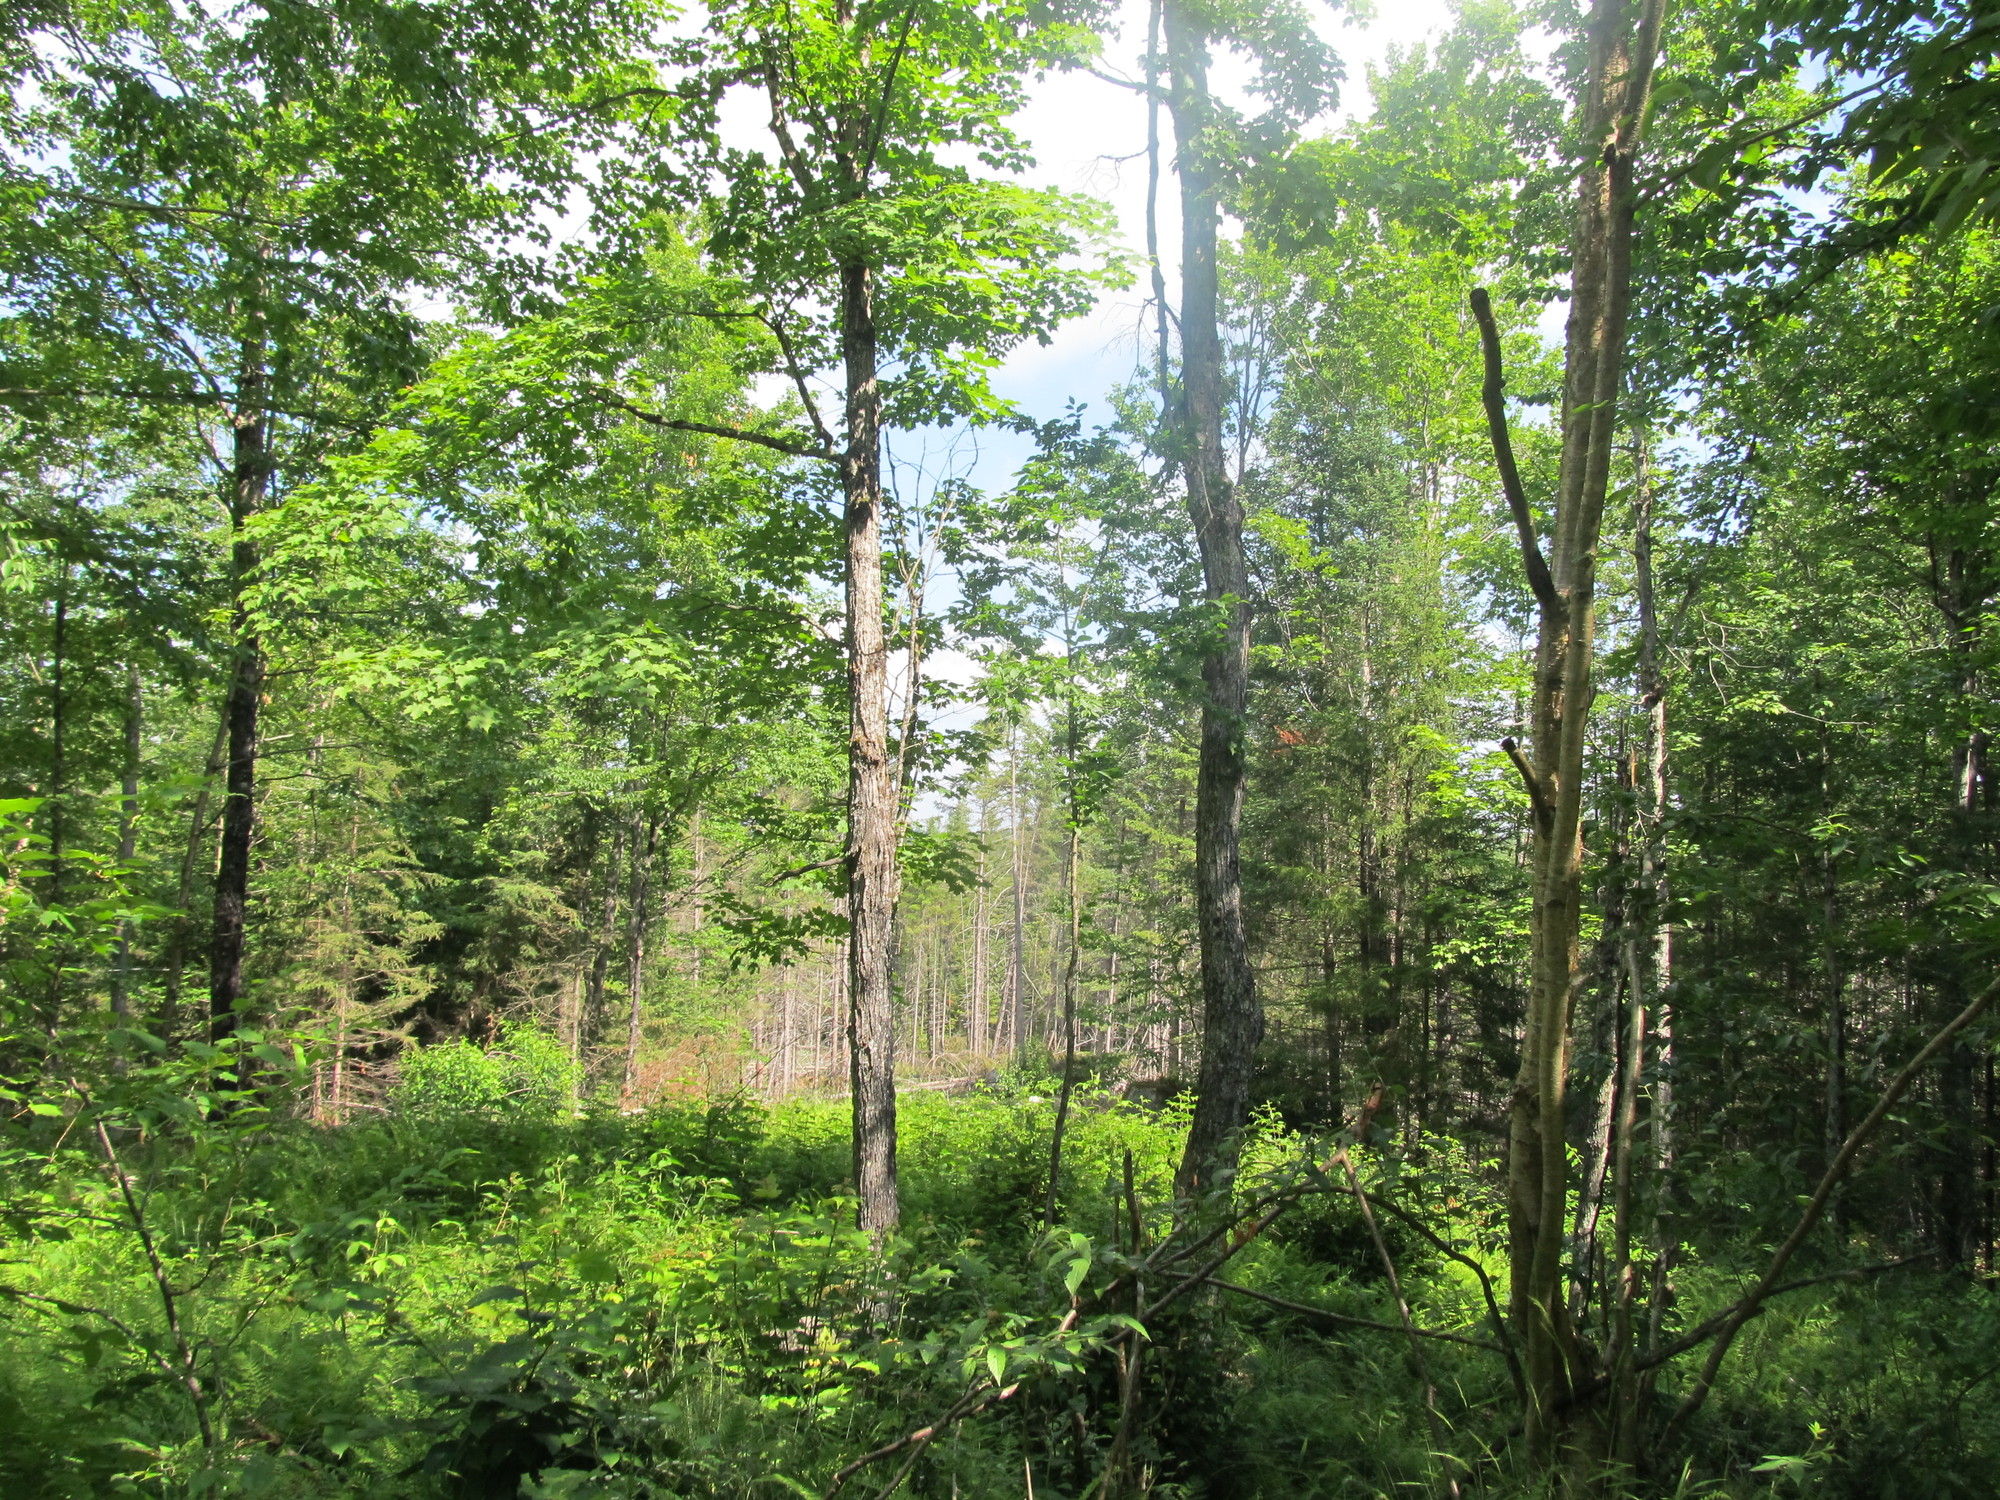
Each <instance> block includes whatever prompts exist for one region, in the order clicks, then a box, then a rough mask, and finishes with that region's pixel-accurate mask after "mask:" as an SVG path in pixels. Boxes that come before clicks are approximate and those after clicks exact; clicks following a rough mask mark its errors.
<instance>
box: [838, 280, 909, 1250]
mask: <svg viewBox="0 0 2000 1500" xmlns="http://www.w3.org/2000/svg"><path fill="white" fill-rule="evenodd" d="M840 335H841V354H842V358H843V361H844V363H845V366H846V371H845V373H846V381H847V453H846V456H845V457H844V459H843V460H842V462H841V468H840V474H841V483H842V487H843V490H844V492H845V496H846V511H847V515H846V520H847V670H848V729H849V738H848V754H847V858H848V867H847V920H848V958H847V966H848V968H847V972H848V1013H847V1014H848V1020H847V1036H848V1067H849V1078H850V1083H851V1086H852V1089H853V1106H854V1183H855V1188H856V1191H857V1192H859V1194H860V1196H861V1227H862V1228H864V1229H866V1230H868V1231H869V1232H870V1233H871V1234H873V1235H875V1236H876V1238H877V1239H878V1240H879V1239H880V1238H881V1237H882V1236H883V1235H885V1234H887V1233H888V1232H889V1231H891V1230H893V1229H894V1228H895V1227H896V1223H897V1220H898V1218H899V1217H900V1215H901V1208H900V1205H899V1203H898V1199H897V1191H896V1057H895V1045H896V1035H895V1033H896V1027H895V1017H894V1014H893V1013H892V1011H891V1009H890V1006H891V992H890V991H891V984H892V975H891V970H890V964H891V962H892V961H893V957H894V955H893V953H892V951H891V943H892V939H893V936H894V932H893V929H894V925H895V919H896V820H897V814H898V813H899V811H900V801H901V788H900V787H899V786H898V785H897V782H896V767H895V764H894V762H893V761H892V760H891V759H890V756H889V647H888V642H887V639H886V637H885V635H884V631H883V621H882V437H881V425H882V396H881V388H880V387H879V385H878V384H877V383H876V357H877V356H876V343H875V280H874V273H873V272H872V271H871V270H870V268H869V267H868V266H867V265H866V264H849V265H847V266H845V267H843V268H842V270H841V275H840Z"/></svg>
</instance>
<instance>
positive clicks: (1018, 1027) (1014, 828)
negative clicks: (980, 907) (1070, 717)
mask: <svg viewBox="0 0 2000 1500" xmlns="http://www.w3.org/2000/svg"><path fill="white" fill-rule="evenodd" d="M1007 809H1008V812H1007V816H1008V820H1009V829H1008V832H1009V837H1010V839H1011V843H1010V845H1009V857H1010V858H1011V860H1012V862H1013V870H1014V889H1013V893H1012V894H1013V902H1014V926H1013V930H1012V931H1011V932H1010V933H1009V934H1008V938H1007V996H1006V1004H1007V1014H1006V1017H1005V1019H1004V1021H1003V1022H1002V1024H1003V1025H1004V1026H1005V1028H1006V1040H1005V1045H1006V1048H1007V1050H1008V1051H1010V1052H1012V1053H1013V1055H1014V1058H1015V1060H1016V1061H1017V1062H1018V1061H1019V1060H1020V1058H1021V1056H1022V1055H1023V1053H1024V1052H1025V1051H1026V1049H1027V1045H1028V1028H1027V1004H1028V1000H1027V987H1028V969H1027V964H1026V962H1025V944H1026V941H1027V932H1028V880H1027V851H1026V849H1025V848H1024V846H1023V843H1022V836H1021V835H1022V830H1021V743H1020V730H1019V728H1018V727H1017V728H1015V729H1014V730H1012V731H1011V732H1010V734H1009V737H1008V745H1007Z"/></svg>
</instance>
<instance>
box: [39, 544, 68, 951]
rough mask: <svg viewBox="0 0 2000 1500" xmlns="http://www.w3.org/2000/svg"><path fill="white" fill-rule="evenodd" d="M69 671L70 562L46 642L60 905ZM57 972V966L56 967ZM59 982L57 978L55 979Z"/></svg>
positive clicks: (53, 882) (50, 819) (54, 869)
mask: <svg viewBox="0 0 2000 1500" xmlns="http://www.w3.org/2000/svg"><path fill="white" fill-rule="evenodd" d="M68 673H69V564H68V563H63V564H62V565H61V567H60V568H59V569H58V570H57V573H56V612H55V623H54V628H53V630H52V631H51V634H50V641H49V795H48V801H47V803H46V804H45V806H46V807H47V808H48V814H47V820H46V821H47V824H48V830H49V876H48V900H49V905H51V906H60V905H61V904H62V896H63V855H64V854H65V853H66V852H67V849H66V833H67V830H66V829H65V827H64V821H65V820H64V817H63V794H64V792H65V791H66V789H67V784H68V781H69V762H68V729H69V702H68V698H67V696H66V695H65V693H64V686H65V683H66V679H67V677H68ZM57 972H58V974H60V972H61V970H60V966H58V970H57ZM58 982H60V981H58Z"/></svg>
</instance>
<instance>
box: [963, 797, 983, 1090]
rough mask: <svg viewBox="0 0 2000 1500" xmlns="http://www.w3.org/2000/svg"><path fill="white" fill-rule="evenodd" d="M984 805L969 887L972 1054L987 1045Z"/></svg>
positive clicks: (967, 1026)
mask: <svg viewBox="0 0 2000 1500" xmlns="http://www.w3.org/2000/svg"><path fill="white" fill-rule="evenodd" d="M986 833H987V828H986V809H985V807H983V806H982V807H981V808H980V809H979V883H978V884H977V885H975V886H974V887H973V888H972V991H971V999H970V1008H969V1010H968V1012H967V1014H966V1018H965V1044H966V1047H967V1048H968V1049H969V1050H970V1051H971V1053H972V1055H973V1056H974V1057H983V1056H984V1055H985V1053H986V1050H987V1045H986Z"/></svg>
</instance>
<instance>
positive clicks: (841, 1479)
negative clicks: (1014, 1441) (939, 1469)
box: [822, 1298, 1083, 1500]
mask: <svg viewBox="0 0 2000 1500" xmlns="http://www.w3.org/2000/svg"><path fill="white" fill-rule="evenodd" d="M1082 1306H1083V1305H1082V1303H1080V1302H1079V1301H1077V1300H1076V1299H1074V1298H1072V1299H1071V1300H1070V1309H1069V1311H1068V1312H1067V1313H1065V1314H1064V1315H1063V1320H1062V1322H1061V1323H1059V1324H1057V1325H1056V1334H1057V1335H1058V1336H1061V1335H1062V1334H1065V1333H1068V1332H1069V1331H1070V1329H1072V1328H1074V1327H1075V1326H1076V1320H1077V1316H1078V1314H1079V1313H1080V1312H1081V1311H1082ZM1020 1388H1021V1382H1020V1381H1018V1380H1017V1381H1015V1382H1014V1383H1013V1384H1012V1385H1010V1386H1007V1387H1005V1388H1004V1389H1000V1388H995V1387H993V1386H990V1385H989V1386H987V1387H986V1388H985V1391H984V1394H982V1393H981V1388H980V1386H978V1385H975V1386H974V1387H973V1388H972V1389H971V1390H969V1391H967V1392H966V1393H965V1394H964V1395H963V1396H960V1397H959V1398H958V1400H956V1401H955V1402H953V1403H952V1405H951V1409H950V1410H949V1411H947V1412H946V1413H945V1414H944V1415H943V1416H941V1417H939V1418H938V1419H937V1420H936V1421H935V1422H931V1423H929V1424H927V1425H925V1426H923V1427H919V1428H918V1429H917V1430H916V1431H915V1432H910V1433H905V1434H904V1435H903V1436H902V1437H899V1438H897V1439H896V1440H895V1441H894V1442H893V1443H884V1444H883V1445H882V1446H881V1447H879V1448H877V1449H876V1450H875V1451H874V1452H872V1453H864V1454H862V1455H861V1457H859V1458H857V1459H855V1460H854V1462H852V1463H850V1464H849V1465H847V1467H846V1468H844V1469H842V1470H841V1471H840V1472H839V1473H837V1474H835V1475H834V1476H833V1479H832V1481H831V1482H830V1483H829V1484H828V1485H827V1487H826V1491H825V1493H824V1495H823V1496H822V1500H833V1497H834V1496H835V1495H838V1494H839V1493H840V1490H841V1486H843V1485H845V1484H846V1483H847V1481H848V1480H850V1479H852V1478H853V1477H854V1476H855V1475H856V1474H859V1473H860V1472H861V1471H862V1470H863V1469H865V1468H867V1467H868V1466H869V1465H870V1464H877V1463H880V1462H881V1461H882V1460H883V1459H885V1458H894V1457H895V1456H896V1455H897V1454H898V1453H901V1452H903V1451H904V1450H905V1449H907V1448H912V1447H914V1448H915V1449H916V1450H917V1452H916V1453H912V1454H911V1455H910V1457H909V1460H908V1462H906V1463H905V1464H904V1465H903V1467H902V1468H901V1469H900V1470H898V1471H897V1473H896V1477H895V1478H894V1479H893V1480H891V1481H890V1483H889V1487H888V1488H887V1489H885V1490H883V1491H882V1494H881V1495H880V1496H878V1497H877V1500H887V1497H888V1496H889V1495H891V1494H893V1493H894V1492H895V1490H896V1487H897V1486H898V1485H900V1484H901V1483H902V1482H903V1480H904V1478H905V1476H907V1475H908V1474H909V1472H910V1468H911V1466H912V1465H913V1464H915V1463H916V1461H917V1459H918V1457H920V1456H921V1454H922V1452H923V1450H924V1448H926V1447H927V1446H929V1444H930V1441H931V1439H933V1438H935V1437H936V1436H937V1435H938V1434H939V1433H940V1432H942V1431H944V1430H945V1429H946V1428H947V1427H951V1426H954V1425H956V1424H957V1423H959V1422H963V1421H964V1420H965V1419H966V1418H968V1417H976V1416H978V1415H979V1414H980V1413H981V1412H983V1411H985V1410H986V1409H987V1408H988V1407H991V1406H998V1405H999V1404H1000V1403H1001V1402H1002V1401H1008V1400H1011V1399H1012V1398H1013V1395H1014V1393H1015V1392H1016V1391H1018V1390H1020Z"/></svg>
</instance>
